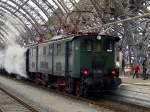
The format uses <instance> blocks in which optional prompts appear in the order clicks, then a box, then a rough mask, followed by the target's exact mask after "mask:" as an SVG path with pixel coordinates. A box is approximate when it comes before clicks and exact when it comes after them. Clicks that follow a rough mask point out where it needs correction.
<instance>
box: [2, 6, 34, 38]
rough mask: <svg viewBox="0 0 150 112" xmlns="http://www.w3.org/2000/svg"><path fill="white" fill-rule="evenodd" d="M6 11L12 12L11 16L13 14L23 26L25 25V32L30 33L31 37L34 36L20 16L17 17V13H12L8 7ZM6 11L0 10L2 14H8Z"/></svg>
mask: <svg viewBox="0 0 150 112" xmlns="http://www.w3.org/2000/svg"><path fill="white" fill-rule="evenodd" d="M4 10H7V11H8V12H10V14H12V15H13V16H14V17H16V18H18V19H19V20H20V21H21V22H22V24H23V25H24V27H25V30H26V31H27V32H29V35H30V36H32V35H33V34H32V31H31V30H30V28H29V27H28V26H27V25H26V23H25V22H24V21H23V20H22V19H21V18H20V16H18V15H16V14H15V13H13V12H11V11H10V10H9V9H7V8H6V7H5V9H4ZM4 10H2V9H0V11H1V12H4V13H7V12H5V11H4Z"/></svg>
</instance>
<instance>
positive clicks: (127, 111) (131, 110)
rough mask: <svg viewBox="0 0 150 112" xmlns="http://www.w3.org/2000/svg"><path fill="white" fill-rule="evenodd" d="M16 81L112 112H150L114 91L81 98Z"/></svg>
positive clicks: (30, 83) (148, 109)
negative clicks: (94, 96)
mask: <svg viewBox="0 0 150 112" xmlns="http://www.w3.org/2000/svg"><path fill="white" fill-rule="evenodd" d="M15 81H16V80H15ZM17 81H18V80H17ZM18 82H20V83H23V84H27V85H29V86H33V87H36V88H40V89H43V90H46V91H50V92H53V93H55V94H59V95H61V96H62V97H66V98H71V99H74V100H79V101H83V102H86V103H88V104H89V106H93V107H103V108H105V109H108V110H112V111H114V112H150V108H149V107H145V106H143V105H139V104H135V103H132V102H129V101H127V100H124V98H123V97H125V96H123V97H121V96H117V94H114V93H112V94H109V95H104V96H103V97H100V98H99V97H96V98H93V97H90V98H82V97H76V96H74V95H71V94H67V93H66V92H60V91H58V90H53V89H50V88H47V87H44V86H41V85H36V84H34V83H32V82H24V81H18ZM112 97H113V98H112ZM116 99H120V100H116ZM130 99H132V97H130ZM31 112H32V111H31ZM33 112H34V111H33Z"/></svg>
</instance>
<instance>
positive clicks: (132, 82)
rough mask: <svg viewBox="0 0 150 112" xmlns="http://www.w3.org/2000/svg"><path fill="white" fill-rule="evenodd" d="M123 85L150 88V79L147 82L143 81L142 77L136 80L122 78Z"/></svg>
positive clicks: (130, 77) (131, 77) (127, 77)
mask: <svg viewBox="0 0 150 112" xmlns="http://www.w3.org/2000/svg"><path fill="white" fill-rule="evenodd" d="M120 78H121V80H122V83H123V84H133V85H140V86H150V77H149V78H148V79H146V80H143V78H142V77H139V78H136V77H134V79H133V76H124V75H122V76H120ZM149 88H150V87H149Z"/></svg>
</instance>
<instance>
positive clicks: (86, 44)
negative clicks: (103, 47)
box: [81, 39, 92, 51]
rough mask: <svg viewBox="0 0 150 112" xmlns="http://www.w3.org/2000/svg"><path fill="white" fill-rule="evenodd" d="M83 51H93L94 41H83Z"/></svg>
mask: <svg viewBox="0 0 150 112" xmlns="http://www.w3.org/2000/svg"><path fill="white" fill-rule="evenodd" d="M81 46H82V47H81V49H82V51H92V40H91V39H84V40H82V41H81Z"/></svg>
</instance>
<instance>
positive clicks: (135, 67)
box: [133, 57, 148, 80]
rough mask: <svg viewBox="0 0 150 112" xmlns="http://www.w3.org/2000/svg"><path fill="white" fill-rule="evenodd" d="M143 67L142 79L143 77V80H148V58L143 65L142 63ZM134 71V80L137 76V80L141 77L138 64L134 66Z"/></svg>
mask: <svg viewBox="0 0 150 112" xmlns="http://www.w3.org/2000/svg"><path fill="white" fill-rule="evenodd" d="M142 66H143V74H142V77H143V80H146V79H148V74H147V73H146V72H147V69H148V62H147V57H145V59H144V61H143V63H142ZM133 71H134V74H133V78H134V77H135V76H136V77H137V78H138V77H139V72H140V66H139V65H138V64H135V65H134V66H133Z"/></svg>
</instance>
